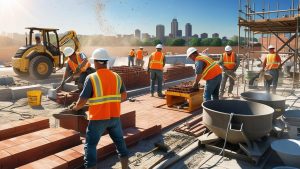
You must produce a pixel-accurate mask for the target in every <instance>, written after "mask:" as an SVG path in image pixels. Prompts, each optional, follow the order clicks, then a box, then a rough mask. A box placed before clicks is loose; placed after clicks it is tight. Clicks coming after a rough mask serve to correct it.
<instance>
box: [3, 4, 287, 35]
mask: <svg viewBox="0 0 300 169" xmlns="http://www.w3.org/2000/svg"><path fill="white" fill-rule="evenodd" d="M252 2H253V3H255V2H256V4H257V5H256V10H261V6H259V5H261V3H257V2H259V0H252ZM277 2H278V3H279V4H280V8H281V9H288V8H289V6H288V5H289V4H288V3H284V1H282V0H274V2H273V1H272V3H271V9H276V5H277ZM241 6H243V4H242V5H241ZM153 9H155V12H152V11H153ZM238 9H239V3H238V0H226V1H220V0H210V1H204V0H189V1H182V0H164V1H159V0H152V1H149V0H113V1H112V0H89V1H86V0H63V1H61V0H51V1H49V0H0V20H2V21H5V24H2V25H1V27H0V33H3V32H8V33H14V32H16V33H22V34H24V32H25V29H24V28H25V27H29V26H36V27H51V28H59V29H60V32H65V31H68V30H75V31H76V32H77V33H78V34H84V35H94V34H103V35H118V34H132V32H133V31H134V30H135V29H137V28H138V29H140V30H141V32H147V33H149V34H150V35H155V34H156V32H155V28H156V25H157V24H164V25H165V26H166V25H169V22H170V20H172V18H177V19H178V20H180V22H181V23H192V25H193V32H197V33H199V34H200V33H202V32H206V33H208V34H213V33H216V32H218V33H219V34H220V37H222V36H224V35H225V36H229V37H232V36H233V35H237V34H238V26H237V23H238ZM224 11H226V12H224ZM184 26H185V25H184V24H181V25H179V26H178V30H184ZM165 32H168V33H169V32H171V28H170V27H169V26H166V27H165ZM183 33H185V32H184V31H183Z"/></svg>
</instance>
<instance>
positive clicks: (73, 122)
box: [59, 116, 78, 131]
mask: <svg viewBox="0 0 300 169" xmlns="http://www.w3.org/2000/svg"><path fill="white" fill-rule="evenodd" d="M59 126H60V127H62V128H65V129H72V130H75V131H78V117H75V116H70V117H68V118H62V119H60V120H59Z"/></svg>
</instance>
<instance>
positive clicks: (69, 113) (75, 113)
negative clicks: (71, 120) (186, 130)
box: [52, 102, 88, 119]
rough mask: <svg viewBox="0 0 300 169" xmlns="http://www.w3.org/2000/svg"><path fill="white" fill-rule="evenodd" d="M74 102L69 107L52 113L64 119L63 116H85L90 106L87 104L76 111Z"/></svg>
mask: <svg viewBox="0 0 300 169" xmlns="http://www.w3.org/2000/svg"><path fill="white" fill-rule="evenodd" d="M74 103H75V102H74ZM74 103H72V104H71V105H70V106H69V107H68V108H66V109H64V110H62V111H61V112H60V113H58V114H52V116H53V117H54V118H55V119H63V118H68V117H70V116H84V117H86V114H85V112H86V111H87V110H88V106H87V105H85V106H84V107H83V108H82V109H80V110H78V111H74V110H72V107H73V106H74Z"/></svg>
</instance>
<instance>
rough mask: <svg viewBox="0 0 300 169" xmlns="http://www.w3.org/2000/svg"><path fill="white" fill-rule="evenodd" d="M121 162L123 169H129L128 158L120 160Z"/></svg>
mask: <svg viewBox="0 0 300 169" xmlns="http://www.w3.org/2000/svg"><path fill="white" fill-rule="evenodd" d="M120 162H121V166H122V169H129V166H128V163H129V160H128V157H121V158H120Z"/></svg>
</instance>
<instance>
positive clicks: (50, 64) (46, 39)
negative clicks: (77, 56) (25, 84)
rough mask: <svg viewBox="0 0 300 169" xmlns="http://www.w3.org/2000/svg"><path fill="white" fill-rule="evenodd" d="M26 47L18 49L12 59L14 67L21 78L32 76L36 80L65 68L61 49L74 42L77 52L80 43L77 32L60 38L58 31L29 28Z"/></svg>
mask: <svg viewBox="0 0 300 169" xmlns="http://www.w3.org/2000/svg"><path fill="white" fill-rule="evenodd" d="M26 29H29V37H27V36H26V45H25V46H22V47H20V48H19V49H18V51H17V52H16V54H15V56H14V57H12V66H13V70H14V71H15V73H16V74H18V75H20V76H25V75H30V76H31V77H33V78H34V79H46V78H48V77H49V76H50V75H51V73H52V72H55V71H56V70H57V69H60V68H62V67H63V66H64V62H65V59H66V58H65V57H64V55H63V52H61V50H60V49H61V47H62V46H64V45H69V44H70V40H72V41H73V42H74V45H73V47H74V49H75V51H78V50H79V47H80V43H79V40H78V38H77V35H76V32H75V31H67V32H66V33H64V34H62V35H61V36H60V37H59V36H58V33H57V31H58V29H51V28H37V27H28V28H26Z"/></svg>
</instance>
